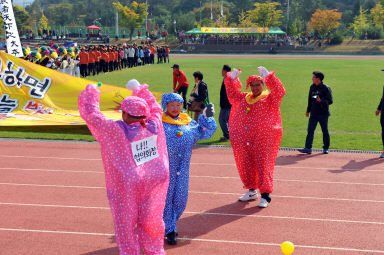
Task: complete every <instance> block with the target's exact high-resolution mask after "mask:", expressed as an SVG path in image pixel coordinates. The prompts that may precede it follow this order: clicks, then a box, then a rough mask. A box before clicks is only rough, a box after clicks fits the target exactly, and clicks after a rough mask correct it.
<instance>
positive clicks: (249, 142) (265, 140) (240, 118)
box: [224, 66, 285, 208]
mask: <svg viewBox="0 0 384 255" xmlns="http://www.w3.org/2000/svg"><path fill="white" fill-rule="evenodd" d="M258 70H259V72H260V75H253V76H250V77H249V78H248V79H247V89H248V88H249V87H251V92H249V93H248V92H242V91H240V88H241V87H242V84H241V82H240V80H239V77H238V75H239V74H240V73H241V71H240V70H236V69H234V70H233V71H232V72H231V73H230V72H228V73H227V77H226V78H225V80H224V84H225V87H226V90H227V95H228V99H229V102H230V103H231V104H232V109H231V114H230V117H229V122H228V125H229V137H230V141H231V145H232V148H233V153H234V156H235V161H236V166H237V169H238V171H239V175H240V178H241V181H242V182H243V184H244V188H245V189H248V192H246V193H245V194H244V195H243V196H242V197H240V198H239V200H240V201H251V200H256V199H257V196H258V194H257V191H256V190H257V189H259V191H260V193H261V199H260V203H259V207H262V208H265V207H267V206H268V204H269V203H270V202H271V197H270V194H271V193H272V191H273V170H274V166H275V161H276V157H277V153H278V151H279V147H280V143H281V138H282V135H283V126H282V123H281V114H280V103H281V99H282V98H283V96H284V95H285V89H284V87H283V84H282V83H281V82H280V80H279V79H278V78H277V77H276V76H275V74H274V72H273V71H272V72H268V70H267V69H266V68H265V67H262V66H260V67H259V68H258ZM264 85H266V87H267V88H268V89H269V90H270V91H268V90H264Z"/></svg>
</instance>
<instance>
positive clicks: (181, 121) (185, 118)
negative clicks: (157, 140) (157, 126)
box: [163, 112, 192, 126]
mask: <svg viewBox="0 0 384 255" xmlns="http://www.w3.org/2000/svg"><path fill="white" fill-rule="evenodd" d="M191 121H192V119H191V117H189V115H188V114H186V113H183V112H182V113H180V115H179V118H178V119H177V120H175V119H174V118H172V117H171V116H169V115H167V114H165V113H164V112H163V122H165V123H168V124H173V125H179V126H183V125H188V124H189V123H190V122H191Z"/></svg>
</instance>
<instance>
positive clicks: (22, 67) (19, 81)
mask: <svg viewBox="0 0 384 255" xmlns="http://www.w3.org/2000/svg"><path fill="white" fill-rule="evenodd" d="M89 83H95V82H94V81H90V80H86V79H81V78H77V77H74V76H71V75H68V74H64V73H61V72H58V71H55V70H52V69H49V68H46V67H43V66H39V65H36V64H33V63H31V62H28V61H25V60H23V59H21V58H17V57H14V56H12V55H9V54H6V53H5V52H0V126H36V125H85V122H84V120H83V119H82V118H81V117H80V114H79V112H78V104H77V98H78V96H79V95H80V92H81V91H82V90H83V89H85V87H86V86H87V84H89ZM99 90H100V92H101V95H100V110H101V111H102V113H103V114H104V115H105V116H106V118H108V119H113V120H120V119H121V111H120V105H121V102H122V100H123V99H124V98H125V97H127V96H130V95H131V94H132V92H131V91H130V90H127V89H126V88H121V87H117V86H112V85H107V84H102V86H101V87H99Z"/></svg>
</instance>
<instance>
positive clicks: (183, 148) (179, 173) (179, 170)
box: [161, 93, 217, 235]
mask: <svg viewBox="0 0 384 255" xmlns="http://www.w3.org/2000/svg"><path fill="white" fill-rule="evenodd" d="M169 102H180V103H183V102H184V101H183V98H182V97H181V96H180V95H179V94H176V93H168V94H164V95H163V97H162V100H161V106H162V107H163V111H164V113H163V126H164V131H165V137H166V140H167V148H168V157H169V187H168V192H167V199H166V204H165V209H164V223H165V235H167V234H169V233H171V232H173V231H175V232H176V231H177V230H176V221H177V220H178V219H179V218H180V216H181V215H182V214H183V212H184V210H185V208H186V206H187V200H188V185H189V164H190V161H191V155H192V147H193V145H195V144H196V143H197V141H199V140H200V139H209V138H211V137H212V135H213V134H214V133H215V131H216V129H217V125H216V121H215V119H214V118H213V117H209V118H206V117H205V116H204V115H203V114H201V115H200V116H199V119H198V121H199V122H198V123H197V122H196V121H194V120H192V119H191V118H190V117H189V116H188V115H187V114H186V113H180V115H179V116H178V117H176V118H171V117H170V116H168V115H167V113H166V112H167V111H166V105H167V104H168V103H169ZM167 120H171V121H167ZM172 120H173V121H174V122H173V121H172ZM167 122H168V123H167ZM169 122H171V123H175V124H170V123H169ZM176 123H177V124H176Z"/></svg>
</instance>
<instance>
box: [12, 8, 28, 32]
mask: <svg viewBox="0 0 384 255" xmlns="http://www.w3.org/2000/svg"><path fill="white" fill-rule="evenodd" d="M13 12H14V13H15V20H16V24H17V29H19V30H20V29H21V30H23V31H24V30H26V29H28V28H29V27H30V17H29V14H28V12H27V11H26V10H25V9H24V8H23V7H21V6H19V5H14V6H13Z"/></svg>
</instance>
